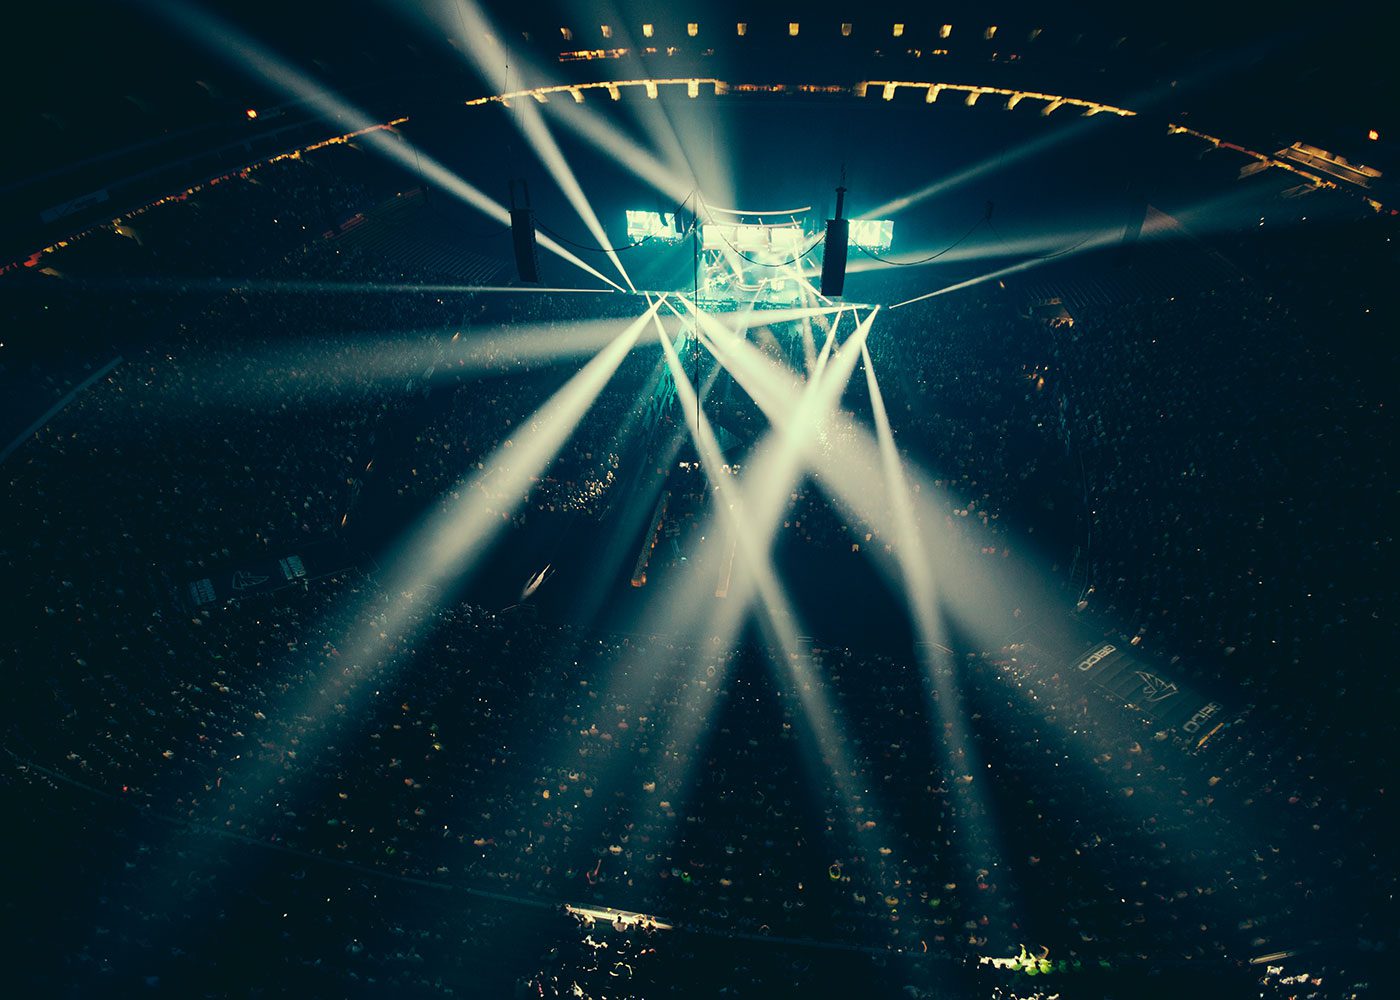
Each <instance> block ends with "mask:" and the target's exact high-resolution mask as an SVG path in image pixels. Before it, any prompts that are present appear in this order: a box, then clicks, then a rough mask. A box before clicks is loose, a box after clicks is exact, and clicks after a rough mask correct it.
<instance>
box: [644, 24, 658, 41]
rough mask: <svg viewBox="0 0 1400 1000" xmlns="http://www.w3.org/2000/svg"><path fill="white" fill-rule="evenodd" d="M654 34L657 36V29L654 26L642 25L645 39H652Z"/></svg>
mask: <svg viewBox="0 0 1400 1000" xmlns="http://www.w3.org/2000/svg"><path fill="white" fill-rule="evenodd" d="M654 34H656V28H654V27H653V26H652V25H650V24H644V25H642V35H643V36H644V37H646V38H650V37H651V36H652V35H654Z"/></svg>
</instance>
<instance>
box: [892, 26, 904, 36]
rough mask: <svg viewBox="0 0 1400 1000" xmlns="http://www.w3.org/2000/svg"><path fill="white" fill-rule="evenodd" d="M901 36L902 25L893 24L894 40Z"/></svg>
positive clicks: (902, 31) (902, 32)
mask: <svg viewBox="0 0 1400 1000" xmlns="http://www.w3.org/2000/svg"><path fill="white" fill-rule="evenodd" d="M903 34H904V25H902V24H895V26H894V37H895V38H898V37H900V36H901V35H903Z"/></svg>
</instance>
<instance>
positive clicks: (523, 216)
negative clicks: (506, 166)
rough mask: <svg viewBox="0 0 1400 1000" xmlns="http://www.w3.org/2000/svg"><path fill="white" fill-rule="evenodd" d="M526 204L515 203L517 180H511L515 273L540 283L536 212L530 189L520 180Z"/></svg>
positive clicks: (511, 237) (511, 234)
mask: <svg viewBox="0 0 1400 1000" xmlns="http://www.w3.org/2000/svg"><path fill="white" fill-rule="evenodd" d="M520 188H521V191H522V193H523V194H524V200H525V205H524V207H523V208H517V207H516V204H515V181H511V182H510V240H511V243H512V244H513V245H514V247H515V273H516V276H517V277H519V279H520V280H521V281H528V282H530V283H531V284H539V281H540V260H539V253H538V251H537V249H536V247H535V213H534V210H533V209H531V208H530V189H529V188H528V187H526V185H525V182H524V181H521V182H520Z"/></svg>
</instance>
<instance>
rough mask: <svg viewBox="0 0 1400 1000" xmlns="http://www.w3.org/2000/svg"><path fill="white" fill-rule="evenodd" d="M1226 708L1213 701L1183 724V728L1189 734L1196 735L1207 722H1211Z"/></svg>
mask: <svg viewBox="0 0 1400 1000" xmlns="http://www.w3.org/2000/svg"><path fill="white" fill-rule="evenodd" d="M1224 707H1225V706H1224V705H1221V704H1220V703H1218V702H1214V701H1213V702H1211V703H1210V704H1209V705H1207V706H1206V707H1205V708H1203V709H1201V710H1200V711H1199V712H1197V713H1196V714H1195V715H1193V716H1191V718H1189V719H1187V720H1186V721H1185V722H1183V723H1182V724H1181V728H1182V729H1184V730H1185V731H1186V732H1188V733H1194V732H1196V731H1198V730H1199V729H1200V728H1201V727H1202V726H1203V725H1205V724H1206V723H1207V722H1209V721H1210V719H1211V718H1212V717H1213V716H1214V715H1215V714H1216V713H1217V712H1219V711H1220V710H1221V709H1222V708H1224Z"/></svg>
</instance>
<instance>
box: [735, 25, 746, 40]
mask: <svg viewBox="0 0 1400 1000" xmlns="http://www.w3.org/2000/svg"><path fill="white" fill-rule="evenodd" d="M734 30H735V31H737V32H738V33H739V37H740V38H743V37H744V36H745V35H747V34H748V33H749V26H748V25H747V24H745V23H744V22H743V21H740V22H739V23H738V24H736V25H734Z"/></svg>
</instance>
